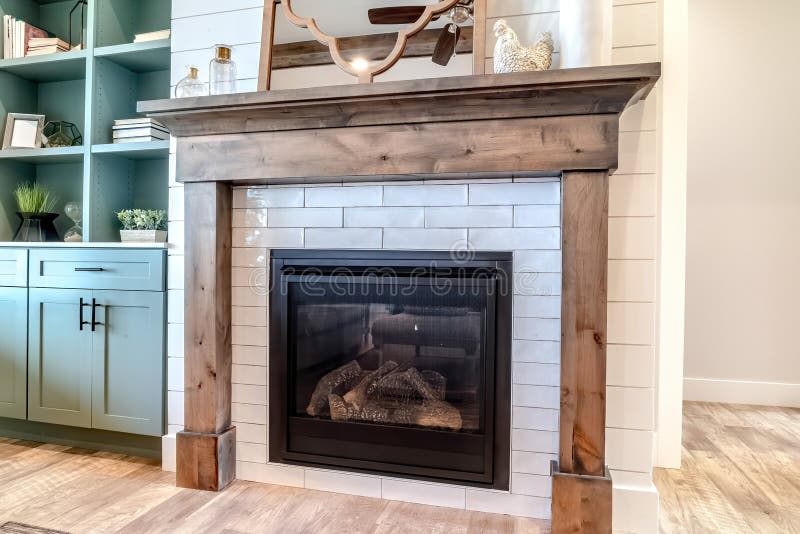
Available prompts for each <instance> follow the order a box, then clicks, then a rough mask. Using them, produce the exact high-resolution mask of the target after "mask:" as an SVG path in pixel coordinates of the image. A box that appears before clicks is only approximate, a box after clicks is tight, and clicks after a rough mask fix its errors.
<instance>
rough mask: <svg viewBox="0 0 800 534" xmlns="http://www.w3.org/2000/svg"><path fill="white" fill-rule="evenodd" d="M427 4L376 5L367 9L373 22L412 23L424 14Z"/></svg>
mask: <svg viewBox="0 0 800 534" xmlns="http://www.w3.org/2000/svg"><path fill="white" fill-rule="evenodd" d="M426 7H427V6H396V7H376V8H373V9H370V10H369V11H367V16H368V17H369V21H370V22H371V23H372V24H411V23H412V22H416V20H417V19H418V18H419V17H420V16H421V15H422V13H423V12H424V11H425V8H426Z"/></svg>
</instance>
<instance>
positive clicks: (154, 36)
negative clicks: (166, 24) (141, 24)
mask: <svg viewBox="0 0 800 534" xmlns="http://www.w3.org/2000/svg"><path fill="white" fill-rule="evenodd" d="M169 35H170V31H169V30H158V31H157V32H147V33H137V34H136V35H134V36H133V42H134V43H144V42H147V41H158V40H161V39H169Z"/></svg>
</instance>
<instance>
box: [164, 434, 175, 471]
mask: <svg viewBox="0 0 800 534" xmlns="http://www.w3.org/2000/svg"><path fill="white" fill-rule="evenodd" d="M175 464H176V462H175V434H167V435H166V436H162V437H161V470H162V471H172V472H173V473H174V472H175V470H176V467H175Z"/></svg>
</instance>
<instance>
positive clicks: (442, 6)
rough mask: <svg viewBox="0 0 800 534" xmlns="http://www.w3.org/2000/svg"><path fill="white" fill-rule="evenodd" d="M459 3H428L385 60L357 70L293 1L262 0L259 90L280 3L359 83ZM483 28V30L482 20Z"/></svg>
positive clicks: (266, 77)
mask: <svg viewBox="0 0 800 534" xmlns="http://www.w3.org/2000/svg"><path fill="white" fill-rule="evenodd" d="M458 2H459V0H441V1H440V2H438V3H436V4H430V5H429V6H427V7H426V8H425V11H423V13H422V15H420V17H419V18H418V19H417V21H416V22H415V23H413V24H412V25H411V26H409V27H408V28H406V29H404V30H400V31H399V32H398V33H397V43H396V44H395V47H394V49H393V50H392V51H391V52H390V53H389V55H388V56H386V59H384V60H383V61H381V62H380V63H378V64H377V65H374V66H372V67H370V68H367V69H365V70H363V71H360V70H356V69H355V68H354V67H353V66H352V65H351V64H350V62H349V61H347V60H346V59H345V58H344V57H343V56H342V52H341V49H340V47H339V38H338V37H334V36H332V35H328V34H327V33H325V32H323V31H322V30H321V29H320V27H319V25H318V24H317V21H316V20H315V19H313V18H303V17H300V16H299V15H297V14H296V13H295V12H294V9H292V0H264V19H263V25H262V30H261V57H260V61H259V72H258V90H259V91H267V90H269V88H270V76H271V71H272V49H273V46H274V40H275V14H276V9H277V5H278V4H281V8H282V10H283V14H284V16H285V17H286V18H287V19H288V20H289V22H291V23H292V24H294V25H295V26H297V27H299V28H306V29H308V31H309V32H311V35H313V36H314V38H315V39H316V40H317V41H319V42H320V43H322V44H324V45H326V46H327V47H328V49H329V50H330V53H331V58H332V59H333V62H334V63H335V64H336V65H337V66H338V67H339V68H340V69H342V70H343V71H344V72H346V73H347V74H350V75H351V76H354V77H356V78H358V81H359V83H372V82H373V81H374V79H375V76H377V75H379V74H383V73H384V72H386V71H387V70H389V69H391V68H392V67H393V66H394V65H395V64H397V62H398V61H400V58H401V57H403V52H405V49H406V45H407V44H408V39H409V38H411V37H413V36H414V35H416V34H417V33H419V32H420V31H422V30H423V29H425V27H426V26H427V25H428V24H429V23H430V22H431V20H433V17H435V16H436V15H441V14H442V13H445V12H447V11H449V10H450V9H452V8H453V7H455V6H456V4H458ZM483 2H485V0H478V1H477V2H476V4H478V5H477V6H476V10H480V12H481V13H484V12H485V9H483V7H482V6H483V5H484V4H483ZM476 21H477V18H476ZM482 27H483V28H484V30H485V21H484V24H483V26H482ZM484 39H485V37H484ZM473 53H474V51H473ZM481 73H482V72H481Z"/></svg>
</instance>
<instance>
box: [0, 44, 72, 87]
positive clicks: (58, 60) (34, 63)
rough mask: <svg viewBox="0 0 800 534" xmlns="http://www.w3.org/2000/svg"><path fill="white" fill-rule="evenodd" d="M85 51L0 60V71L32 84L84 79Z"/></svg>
mask: <svg viewBox="0 0 800 534" xmlns="http://www.w3.org/2000/svg"><path fill="white" fill-rule="evenodd" d="M86 58H87V51H86V50H73V51H72V52H61V53H57V54H47V55H45V56H33V57H20V58H15V59H0V71H3V72H8V73H9V74H13V75H15V76H19V77H20V78H24V79H26V80H30V81H32V82H58V81H63V80H78V79H81V78H85V77H86Z"/></svg>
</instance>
